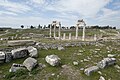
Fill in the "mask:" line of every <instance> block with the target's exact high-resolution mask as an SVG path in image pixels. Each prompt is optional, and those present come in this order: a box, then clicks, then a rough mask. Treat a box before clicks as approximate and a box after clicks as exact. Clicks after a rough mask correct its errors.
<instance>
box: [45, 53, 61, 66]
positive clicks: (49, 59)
mask: <svg viewBox="0 0 120 80" xmlns="http://www.w3.org/2000/svg"><path fill="white" fill-rule="evenodd" d="M45 60H46V62H47V63H49V64H50V65H51V66H56V65H58V64H59V63H60V58H59V57H58V56H57V55H48V56H46V58H45Z"/></svg>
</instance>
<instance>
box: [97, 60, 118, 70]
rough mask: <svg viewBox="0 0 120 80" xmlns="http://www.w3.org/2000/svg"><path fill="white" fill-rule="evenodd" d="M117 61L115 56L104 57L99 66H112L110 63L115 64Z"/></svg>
mask: <svg viewBox="0 0 120 80" xmlns="http://www.w3.org/2000/svg"><path fill="white" fill-rule="evenodd" d="M115 63H116V59H115V58H104V59H103V60H101V61H100V62H99V63H98V64H97V66H98V67H99V68H101V69H103V68H105V67H107V66H110V65H114V64H115Z"/></svg>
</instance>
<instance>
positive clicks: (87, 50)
mask: <svg viewBox="0 0 120 80" xmlns="http://www.w3.org/2000/svg"><path fill="white" fill-rule="evenodd" d="M9 32H10V34H6V35H5V36H0V37H8V36H15V35H16V34H18V36H21V35H22V34H25V33H37V34H45V35H49V30H37V29H24V30H19V32H17V30H10V31H9ZM110 32H112V31H110ZM63 33H66V35H68V34H69V33H72V35H75V30H74V31H70V30H68V31H62V34H61V35H63ZM113 33H114V31H113ZM94 34H101V33H100V31H99V30H97V29H95V30H86V35H88V36H93V35H94ZM57 35H58V34H57ZM79 35H82V30H80V31H79ZM104 35H105V36H106V34H104ZM107 36H109V35H107ZM35 40H36V41H39V42H45V43H65V42H74V41H59V40H49V39H35ZM78 42H79V41H78ZM4 43H6V41H0V44H4ZM118 43H119V42H111V41H109V42H101V44H103V46H94V45H93V46H91V45H86V46H81V47H65V50H64V51H58V50H57V49H55V50H51V49H50V50H43V49H42V50H40V49H38V54H39V57H38V58H36V59H37V60H38V63H42V64H45V65H46V67H45V68H43V69H40V68H39V67H36V68H35V69H33V70H32V71H31V72H29V71H26V70H25V71H24V70H23V71H21V70H20V71H18V72H16V73H9V69H10V67H11V65H12V64H13V63H18V64H22V63H23V61H24V60H25V59H26V58H22V59H15V60H12V61H11V62H10V63H4V64H0V76H4V77H0V80H6V79H7V80H10V79H14V80H70V79H72V80H73V78H72V75H73V74H70V75H69V74H68V73H70V72H69V71H68V73H64V74H61V75H60V73H61V71H64V69H63V68H62V67H61V66H62V65H68V66H70V69H72V72H74V73H76V76H77V77H75V78H74V80H98V79H99V77H100V74H98V73H97V72H95V73H93V74H92V75H91V76H86V75H85V74H84V72H83V71H80V68H87V67H91V66H95V65H96V64H95V63H97V62H99V61H100V60H102V59H103V58H105V57H107V54H116V55H120V45H119V44H118ZM108 46H109V47H110V49H111V50H112V51H111V52H110V53H108V50H107V47H108ZM0 48H9V47H7V46H4V45H2V46H0ZM96 49H100V51H97V53H95V52H94V51H96ZM79 50H82V51H83V52H81V54H82V55H78V54H80V52H79ZM51 54H56V55H58V56H59V57H60V58H61V65H60V66H57V67H52V66H50V65H49V64H47V63H46V61H45V57H46V56H47V55H51ZM96 55H97V56H98V57H96ZM88 56H89V57H90V58H91V60H90V61H88V62H83V63H82V62H81V60H84V59H87V58H88ZM116 59H117V65H119V66H120V56H116ZM73 61H78V62H79V65H78V66H74V65H73ZM100 71H101V72H102V76H104V77H105V79H106V80H108V79H111V80H120V77H119V76H120V73H119V72H117V69H116V68H115V67H114V66H110V67H107V68H105V69H103V70H100ZM53 73H54V74H55V75H54V76H52V75H51V74H53ZM29 74H31V76H30V75H29ZM58 75H59V77H58Z"/></svg>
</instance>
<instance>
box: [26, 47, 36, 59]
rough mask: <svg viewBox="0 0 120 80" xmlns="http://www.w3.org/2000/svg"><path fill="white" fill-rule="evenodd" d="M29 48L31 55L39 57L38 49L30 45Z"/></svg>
mask: <svg viewBox="0 0 120 80" xmlns="http://www.w3.org/2000/svg"><path fill="white" fill-rule="evenodd" d="M27 49H28V52H29V53H30V54H29V56H30V57H38V51H37V49H36V48H34V47H32V46H29V47H28V48H27Z"/></svg>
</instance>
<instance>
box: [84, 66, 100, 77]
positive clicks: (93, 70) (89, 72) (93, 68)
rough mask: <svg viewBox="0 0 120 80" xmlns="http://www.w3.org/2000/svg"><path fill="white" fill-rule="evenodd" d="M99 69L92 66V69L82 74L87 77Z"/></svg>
mask: <svg viewBox="0 0 120 80" xmlns="http://www.w3.org/2000/svg"><path fill="white" fill-rule="evenodd" d="M98 69H99V67H97V66H92V67H89V68H87V69H85V70H84V73H85V74H86V75H87V76H90V75H91V73H92V72H95V71H97V70H98Z"/></svg>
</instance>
